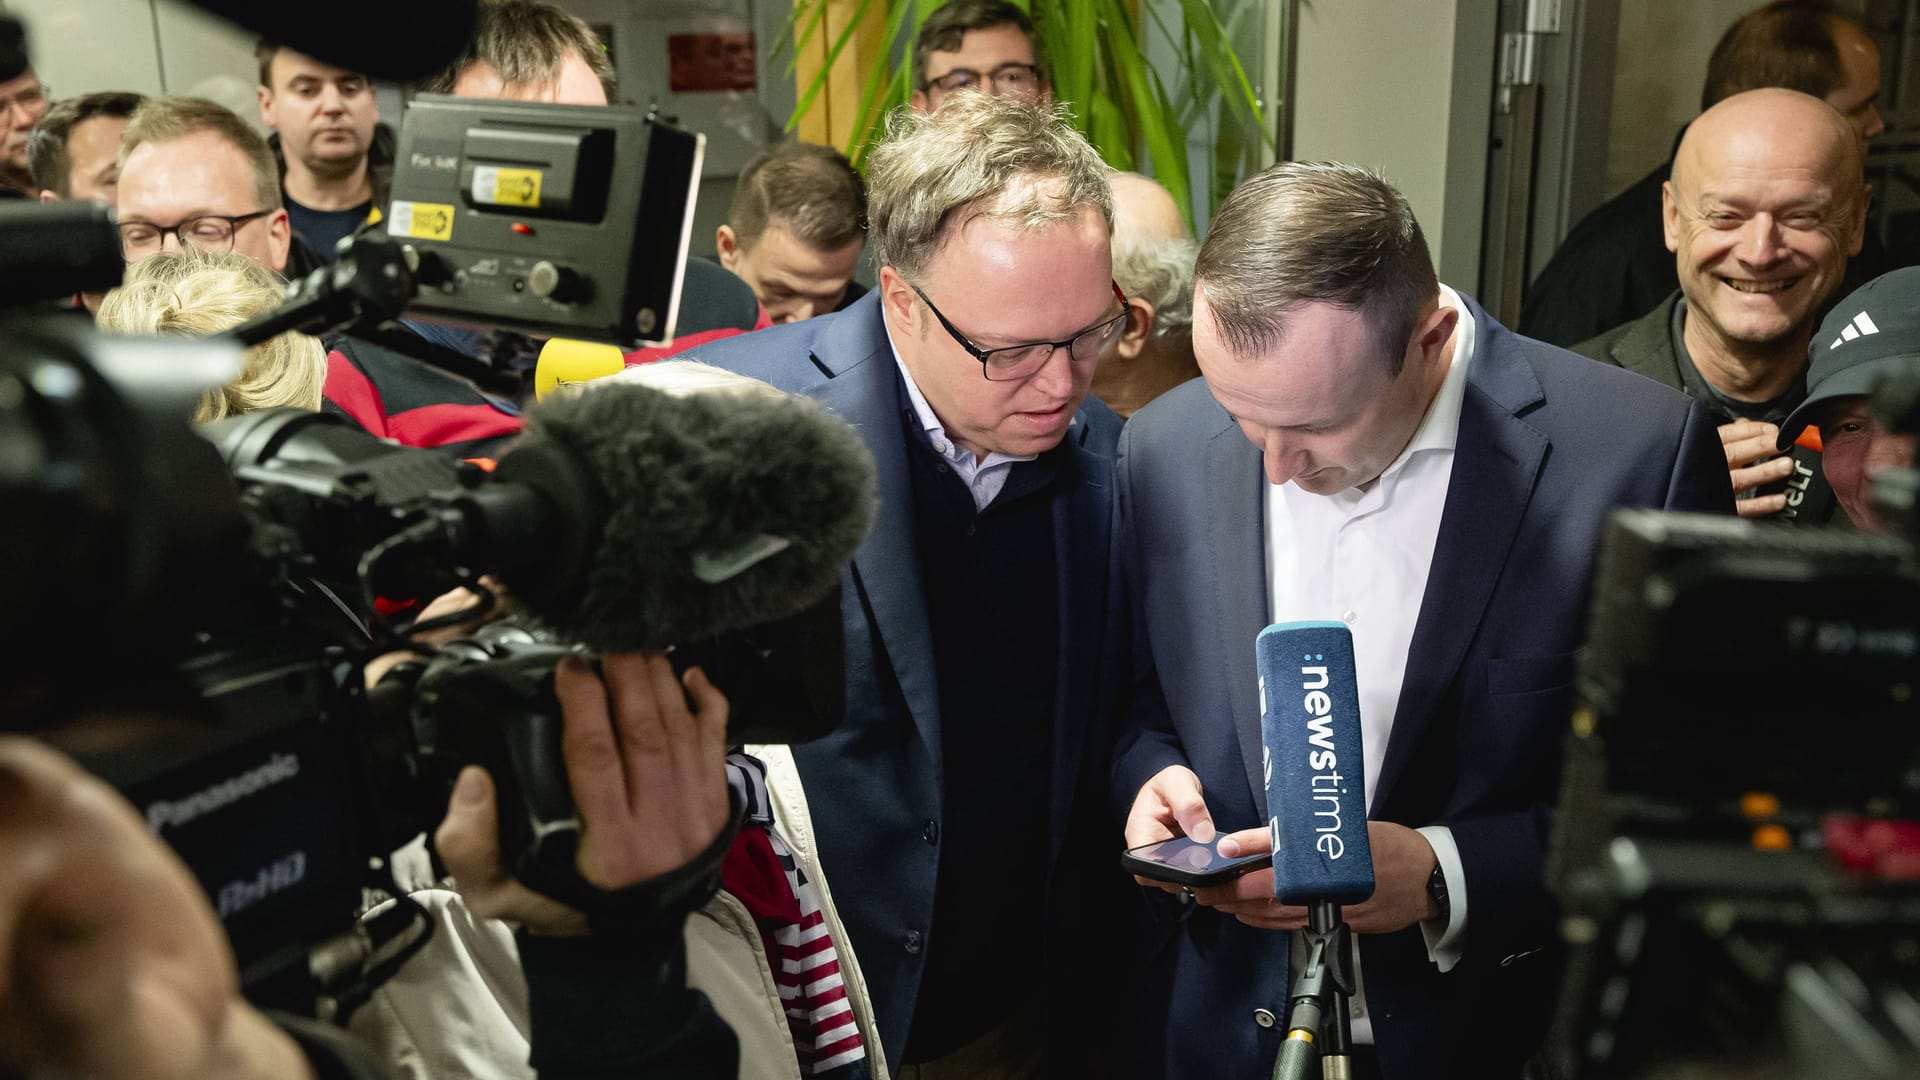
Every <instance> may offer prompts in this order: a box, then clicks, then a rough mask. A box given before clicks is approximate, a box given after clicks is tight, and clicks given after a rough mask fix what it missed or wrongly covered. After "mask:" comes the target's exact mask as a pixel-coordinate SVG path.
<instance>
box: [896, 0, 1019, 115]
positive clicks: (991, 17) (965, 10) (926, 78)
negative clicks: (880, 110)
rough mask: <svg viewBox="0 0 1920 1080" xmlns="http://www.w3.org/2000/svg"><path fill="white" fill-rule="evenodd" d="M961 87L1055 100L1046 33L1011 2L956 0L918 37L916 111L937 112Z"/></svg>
mask: <svg viewBox="0 0 1920 1080" xmlns="http://www.w3.org/2000/svg"><path fill="white" fill-rule="evenodd" d="M961 90H978V91H980V92H981V93H983V94H987V95H990V96H993V97H1010V98H1017V99H1018V100H1021V101H1030V102H1037V103H1039V104H1042V105H1050V104H1052V103H1053V84H1052V83H1050V82H1048V81H1047V68H1046V62H1045V57H1044V55H1043V50H1042V49H1041V48H1040V37H1039V35H1038V34H1036V33H1035V32H1034V29H1033V20H1031V19H1029V18H1027V13H1026V12H1024V11H1021V10H1020V9H1019V8H1017V7H1015V6H1013V5H1012V4H1009V3H1007V2H1006V0H953V2H952V3H950V4H945V5H943V6H941V7H940V8H939V9H938V10H936V11H935V12H934V13H933V14H931V15H929V16H927V21H926V22H925V23H923V24H921V26H920V33H919V36H917V37H915V38H914V41H913V111H915V112H932V111H933V110H935V109H937V108H939V107H940V106H941V104H942V103H943V102H945V101H947V100H948V99H949V98H950V97H951V96H952V95H953V94H955V93H958V92H959V91H961Z"/></svg>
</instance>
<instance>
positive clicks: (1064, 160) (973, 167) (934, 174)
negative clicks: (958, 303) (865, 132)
mask: <svg viewBox="0 0 1920 1080" xmlns="http://www.w3.org/2000/svg"><path fill="white" fill-rule="evenodd" d="M1067 116H1068V114H1067V112H1066V110H1065V109H1064V108H1063V107H1059V106H1055V107H1053V108H1047V107H1045V106H1040V105H1033V104H1028V103H1026V102H1021V101H1015V100H1013V99H1011V98H997V97H990V96H988V95H986V94H978V93H961V94H956V95H954V96H953V98H952V99H951V100H949V101H948V102H947V103H946V104H945V105H943V106H941V108H940V109H939V111H937V112H934V113H931V114H916V113H910V112H907V111H905V110H902V111H901V112H898V113H895V114H894V116H893V117H892V118H890V120H889V121H888V124H887V137H886V139H885V141H883V142H882V143H881V144H880V145H879V146H878V147H876V148H875V149H874V151H873V157H872V159H871V160H870V161H869V163H868V166H867V218H868V236H869V242H870V243H871V244H872V245H873V258H874V264H875V265H876V266H891V267H893V268H894V270H895V271H896V272H898V273H899V274H900V275H901V276H902V277H905V278H907V279H909V280H912V279H913V278H916V277H918V276H919V275H920V274H922V273H923V272H925V270H926V269H927V264H928V263H930V262H931V261H932V260H933V256H934V254H935V253H936V252H938V251H939V250H940V247H941V245H942V244H944V243H946V241H947V238H948V237H950V236H952V235H953V234H954V233H956V232H958V231H959V230H960V229H962V228H964V227H966V225H967V224H968V223H969V222H971V221H973V220H974V219H976V218H983V217H984V218H988V219H991V220H994V221H998V222H1002V223H1005V224H1008V225H1012V226H1013V227H1014V228H1017V229H1021V230H1034V229H1040V228H1045V227H1046V226H1048V225H1053V224H1056V223H1059V222H1063V221H1072V220H1074V219H1075V218H1077V217H1079V215H1080V212H1081V210H1082V209H1084V208H1086V207H1089V206H1091V207H1093V208H1095V209H1097V210H1099V211H1100V217H1101V219H1102V220H1104V221H1105V222H1106V223H1107V228H1108V229H1109V230H1111V229H1112V228H1113V189H1112V188H1111V187H1110V186H1109V185H1108V183H1107V174H1108V171H1109V170H1108V169H1107V165H1106V163H1105V162H1103V161H1101V160H1100V154H1099V152H1098V151H1096V150H1095V149H1094V148H1093V146H1092V145H1091V144H1090V143H1088V142H1087V140H1086V138H1085V137H1084V136H1082V135H1081V134H1080V133H1079V132H1077V131H1075V130H1073V128H1072V127H1071V126H1069V125H1068V123H1067Z"/></svg>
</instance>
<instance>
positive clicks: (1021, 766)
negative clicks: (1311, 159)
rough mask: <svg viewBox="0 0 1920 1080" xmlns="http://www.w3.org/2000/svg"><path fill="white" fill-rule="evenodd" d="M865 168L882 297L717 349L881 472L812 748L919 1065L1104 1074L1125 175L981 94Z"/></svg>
mask: <svg viewBox="0 0 1920 1080" xmlns="http://www.w3.org/2000/svg"><path fill="white" fill-rule="evenodd" d="M867 183H868V216H869V220H870V221H871V243H872V244H873V248H874V261H875V263H876V264H877V265H878V266H879V283H878V285H877V286H876V287H875V288H874V289H873V291H872V292H870V293H868V294H867V295H866V296H864V297H862V298H861V299H860V300H858V301H857V302H855V303H854V304H853V305H852V306H850V307H848V308H847V309H846V310H844V311H840V312H836V313H834V314H831V315H827V316H824V317H821V318H817V319H809V320H806V321H804V322H796V323H790V324H787V325H785V326H778V327H774V328H773V329H771V330H766V331H762V332H759V333H755V334H751V335H748V336H746V337H742V338H736V339H732V340H729V341H726V342H721V343H718V344H716V345H714V346H711V347H708V348H704V349H701V350H699V351H698V354H697V356H696V358H697V359H701V360H705V361H706V362H708V363H710V364H716V365H718V366H721V367H726V368H730V369H733V370H736V371H739V372H742V373H744V374H748V375H753V376H755V377H757V378H760V379H764V380H766V381H768V382H771V383H773V384H775V385H776V386H779V387H781V388H782V389H785V390H789V391H794V392H798V393H802V394H806V395H809V396H812V397H815V398H818V399H819V400H821V401H823V402H825V403H826V404H827V405H829V406H830V407H832V408H833V409H834V410H835V411H837V412H838V413H839V414H840V415H841V416H843V417H844V418H845V419H846V420H848V421H849V422H850V423H852V424H853V426H854V427H855V428H857V429H858V430H859V431H860V433H861V435H862V437H863V438H865V440H866V442H867V446H868V448H869V449H871V450H872V451H873V455H874V457H875V459H877V460H878V462H879V464H880V476H879V480H880V513H879V518H878V522H877V524H876V525H875V527H874V531H873V533H872V535H871V536H869V537H868V539H867V541H866V543H865V544H864V545H863V546H862V547H861V548H860V550H859V552H858V553H857V554H856V556H855V557H854V560H853V564H852V566H851V567H850V568H849V569H848V571H847V573H846V575H845V577H844V584H843V593H842V599H841V604H842V611H843V616H844V623H845V631H846V667H845V671H846V695H847V701H846V719H845V722H844V723H842V724H841V725H840V727H839V728H838V729H837V730H835V731H834V732H833V733H832V734H830V735H828V736H827V737H825V738H823V739H820V740H818V741H816V742H812V743H808V744H806V745H802V746H796V747H794V758H795V760H796V761H797V762H798V764H799V769H800V775H801V777H802V779H803V780H804V781H805V783H806V785H807V788H808V789H809V790H810V791H814V792H817V793H818V795H817V797H816V798H815V800H814V821H815V823H816V825H817V828H818V832H819V843H820V852H821V855H822V860H823V865H824V866H825V867H826V868H827V872H828V874H830V875H835V889H834V892H835V900H836V902H837V904H838V906H839V909H840V912H841V915H842V918H843V921H844V922H845V924H846V926H847V929H848V932H849V935H850V937H851V938H852V940H853V943H854V949H855V952H856V953H857V954H858V955H859V956H860V957H861V964H862V966H863V969H864V970H865V973H866V976H867V981H868V985H869V987H870V989H871V993H872V998H873V1002H874V1011H875V1013H876V1015H877V1018H878V1022H879V1028H880V1034H881V1039H882V1042H883V1043H884V1048H885V1051H886V1056H887V1061H888V1063H889V1064H890V1065H892V1066H894V1068H895V1071H896V1074H897V1075H903V1076H908V1077H915V1076H949V1075H952V1076H962V1075H964V1076H996V1077H1027V1076H1035V1075H1039V1074H1040V1073H1041V1072H1042V1070H1043V1068H1045V1066H1043V1064H1042V1062H1043V1058H1044V1056H1045V1055H1046V1053H1047V1051H1048V1049H1049V1048H1048V1046H1047V1040H1049V1039H1055V1040H1058V1041H1059V1042H1058V1045H1059V1047H1060V1048H1061V1049H1062V1050H1064V1051H1066V1052H1069V1053H1071V1054H1073V1055H1074V1057H1073V1062H1074V1063H1075V1064H1077V1065H1079V1066H1080V1067H1081V1068H1082V1069H1086V1068H1087V1067H1088V1065H1089V1055H1090V1054H1097V1053H1099V1052H1102V1051H1103V1050H1104V1049H1105V1047H1106V1046H1107V1045H1108V1043H1107V1042H1106V1041H1105V1040H1104V1039H1103V1038H1101V1037H1100V1033H1099V1029H1098V1020H1097V1018H1098V1017H1099V1016H1101V1015H1108V1016H1111V1014H1112V1012H1113V1010H1111V1009H1110V1008H1109V1005H1110V1003H1111V999H1110V995H1112V994H1113V993H1114V991H1115V986H1116V980H1115V979H1114V978H1113V977H1111V976H1110V975H1109V974H1108V973H1107V972H1106V971H1105V970H1103V968H1102V966H1101V965H1102V964H1103V963H1111V962H1112V960H1111V959H1110V958H1111V957H1114V956H1117V955H1119V954H1120V953H1121V952H1122V948H1121V947H1120V946H1119V945H1117V944H1116V937H1117V934H1116V933H1111V932H1108V931H1107V930H1106V929H1104V928H1102V927H1100V926H1098V925H1096V924H1097V923H1098V921H1099V920H1100V919H1101V917H1102V916H1101V913H1102V912H1103V911H1106V910H1109V908H1107V907H1103V905H1113V904H1117V903H1119V902H1121V901H1124V899H1125V897H1124V894H1123V889H1124V884H1123V879H1121V878H1119V876H1118V874H1117V871H1116V860H1115V850H1114V845H1115V842H1116V841H1117V837H1114V836H1112V834H1111V825H1105V824H1103V822H1102V821H1101V818H1102V814H1101V807H1100V804H1099V802H1098V800H1099V798H1100V796H1101V793H1102V785H1103V782H1104V778H1105V776H1106V775H1107V764H1106V761H1105V758H1104V754H1103V753H1101V752H1102V751H1103V750H1104V749H1105V747H1106V745H1107V740H1106V739H1105V738H1104V737H1103V736H1102V729H1101V728H1100V726H1099V725H1097V724H1096V723H1095V720H1094V714H1095V706H1096V703H1097V702H1096V697H1097V696H1098V695H1096V683H1095V679H1096V675H1097V674H1098V669H1099V667H1100V664H1099V657H1100V651H1101V645H1102V641H1103V638H1104V637H1105V636H1106V635H1107V634H1108V632H1109V631H1108V629H1107V626H1106V622H1105V619H1106V614H1107V607H1108V602H1107V593H1106V581H1107V565H1108V563H1107V551H1108V536H1109V532H1108V517H1109V510H1110V503H1109V498H1110V493H1111V491H1112V484H1111V480H1112V457H1111V452H1112V446H1113V439H1114V437H1115V434H1116V432H1117V429H1118V421H1117V418H1115V417H1114V416H1113V414H1112V413H1111V412H1109V411H1108V410H1107V409H1106V408H1105V407H1104V406H1102V405H1100V404H1099V403H1098V402H1096V401H1090V400H1088V389H1089V388H1090V386H1091V385H1092V382H1093V373H1094V368H1095V365H1096V364H1097V363H1098V361H1099V358H1100V354H1101V352H1102V350H1103V349H1104V348H1105V347H1106V346H1107V345H1108V344H1110V343H1111V342H1112V341H1113V340H1114V339H1115V338H1116V337H1117V336H1118V335H1119V333H1120V331H1121V329H1122V328H1123V327H1124V326H1125V324H1126V307H1125V299H1124V297H1122V296H1120V295H1119V290H1118V288H1117V287H1116V286H1115V285H1114V283H1113V277H1112V261H1111V251H1110V247H1109V243H1110V234H1111V230H1112V219H1113V203H1112V196H1111V194H1110V192H1109V189H1108V183H1107V168H1106V166H1105V164H1104V163H1102V162H1101V160H1100V157H1099V154H1098V153H1096V152H1095V151H1094V149H1093V148H1092V147H1091V146H1090V145H1088V143H1087V142H1086V140H1085V139H1084V138H1082V137H1081V136H1080V135H1078V134H1076V133H1075V132H1074V131H1073V130H1072V129H1071V128H1070V127H1069V126H1067V124H1066V123H1065V122H1064V119H1063V118H1062V117H1061V116H1060V115H1058V114H1056V113H1054V112H1053V111H1051V110H1048V109H1044V108H1040V107H1037V106H1034V105H1031V104H1026V103H1022V102H1018V101H1014V100H1011V99H1006V98H992V97H988V96H986V95H981V94H967V95H959V96H956V97H955V98H954V99H953V100H952V101H950V102H948V103H947V105H946V106H945V107H944V108H942V109H940V110H939V111H938V112H935V113H932V114H918V115H908V114H902V115H901V116H899V117H897V118H896V119H895V122H894V127H893V129H892V130H891V131H890V133H889V135H888V137H887V139H886V141H885V142H884V143H882V144H881V145H880V146H879V147H878V148H877V149H876V150H875V151H874V154H873V158H872V163H871V167H870V168H869V170H868V175H867ZM1116 886H1118V887H1119V888H1115V887H1116ZM1102 954H1105V955H1104V956H1103V955H1102ZM1036 968H1037V970H1036ZM1078 1007H1084V1008H1085V1009H1087V1010H1088V1012H1087V1016H1086V1017H1085V1018H1083V1017H1082V1016H1080V1015H1078V1014H1076V1013H1075V1012H1074V1011H1073V1010H1075V1009H1076V1008H1078ZM1063 1009H1064V1010H1067V1011H1066V1012H1063V1011H1062V1010H1063ZM1042 1016H1045V1017H1046V1021H1045V1023H1044V1024H1042V1023H1041V1022H1040V1019H1039V1018H1040V1017H1042ZM1057 1067H1059V1068H1064V1067H1065V1066H1064V1064H1063V1065H1061V1066H1057ZM1091 1071H1092V1072H1094V1073H1095V1074H1097V1073H1098V1072H1099V1069H1098V1068H1093V1069H1092V1070H1091Z"/></svg>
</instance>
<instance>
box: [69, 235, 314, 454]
mask: <svg viewBox="0 0 1920 1080" xmlns="http://www.w3.org/2000/svg"><path fill="white" fill-rule="evenodd" d="M286 291H287V290H286V286H285V285H284V284H283V283H282V282H281V281H280V279H279V278H278V277H276V276H275V275H273V274H271V273H269V272H268V271H267V270H266V269H264V268H263V267H261V266H260V264H259V263H256V262H254V261H253V260H252V259H249V258H247V257H246V256H245V255H236V254H233V253H232V252H222V253H217V254H202V253H197V252H191V251H190V252H187V253H185V254H180V255H155V256H153V257H152V258H148V259H143V260H141V261H140V262H138V263H135V264H134V265H132V266H130V267H128V268H127V277H126V281H125V282H123V283H122V284H121V286H120V287H119V288H117V289H115V290H113V291H112V292H110V293H108V294H107V296H106V299H105V300H103V301H102V302H101V304H100V314H99V317H98V321H99V325H100V328H101V329H102V330H105V331H108V332H110V333H116V334H148V335H152V334H159V335H172V336H179V337H208V336H211V335H213V334H218V333H221V332H223V331H226V330H230V329H232V328H233V327H236V326H238V325H240V324H241V323H243V322H245V321H247V320H248V319H251V318H253V317H254V316H255V315H258V314H260V313H261V312H263V311H267V310H269V309H271V308H272V307H274V305H276V304H278V303H279V302H280V300H281V298H283V297H284V296H285V295H286ZM326 380H327V351H326V348H325V347H324V346H322V345H321V344H320V339H319V338H315V337H309V336H307V335H306V334H281V335H280V336H279V337H276V338H273V339H272V340H270V341H267V342H265V343H264V344H261V345H256V346H254V347H253V348H251V349H248V350H247V360H246V366H245V367H244V368H243V369H242V370H241V372H240V374H239V376H238V377H236V378H235V379H234V380H233V381H231V382H229V383H227V384H226V385H225V386H220V387H215V388H213V389H211V390H208V391H207V392H206V393H205V394H204V395H203V396H202V397H201V399H200V404H199V405H198V406H197V407H196V408H195V409H194V412H193V422H194V423H196V424H204V423H208V422H210V421H213V420H219V419H223V418H225V417H228V416H238V415H240V414H241V413H245V412H252V411H253V410H255V409H267V408H273V407H275V406H281V405H290V406H293V407H296V408H301V409H316V410H317V409H319V408H320V391H321V388H322V387H323V386H324V385H325V384H326Z"/></svg>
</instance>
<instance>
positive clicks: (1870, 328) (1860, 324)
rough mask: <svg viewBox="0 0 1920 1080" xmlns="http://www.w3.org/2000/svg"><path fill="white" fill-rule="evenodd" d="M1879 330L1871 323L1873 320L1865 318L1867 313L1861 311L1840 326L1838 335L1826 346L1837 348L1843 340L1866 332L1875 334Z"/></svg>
mask: <svg viewBox="0 0 1920 1080" xmlns="http://www.w3.org/2000/svg"><path fill="white" fill-rule="evenodd" d="M1879 332H1880V328H1879V327H1877V326H1875V325H1873V320H1872V319H1869V318H1867V313H1866V312H1864V311H1863V312H1861V313H1860V314H1858V315H1855V316H1854V317H1853V321H1852V322H1850V323H1848V324H1847V325H1845V326H1843V327H1841V328H1840V336H1839V337H1837V338H1834V339H1833V344H1831V345H1829V346H1827V348H1829V349H1837V348H1839V347H1840V343H1841V342H1843V341H1852V340H1853V339H1854V338H1857V337H1861V336H1863V335H1866V334H1877V333H1879Z"/></svg>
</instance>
